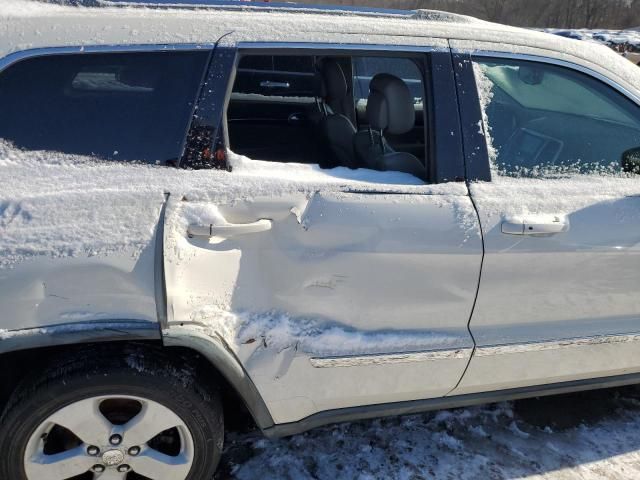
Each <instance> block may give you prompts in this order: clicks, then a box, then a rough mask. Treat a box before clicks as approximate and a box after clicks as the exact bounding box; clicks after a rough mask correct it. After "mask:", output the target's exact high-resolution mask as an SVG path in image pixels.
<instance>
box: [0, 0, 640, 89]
mask: <svg viewBox="0 0 640 480" xmlns="http://www.w3.org/2000/svg"><path fill="white" fill-rule="evenodd" d="M100 1H104V0H100ZM127 1H131V0H127ZM176 1H185V0H176ZM187 1H190V0H187ZM194 1H195V0H194ZM227 3H228V2H227ZM238 3H244V2H238ZM165 7H166V8H150V7H146V6H135V7H134V6H130V5H129V6H128V5H120V6H108V5H105V6H103V7H100V8H90V7H72V6H62V5H54V4H50V3H40V2H34V1H32V0H3V1H2V4H1V5H0V58H2V57H5V56H6V55H8V54H9V53H12V52H15V51H19V50H26V49H33V48H46V47H59V46H88V45H116V44H117V45H145V44H173V43H180V44H185V43H195V44H211V43H214V42H216V41H217V40H218V39H219V38H220V37H221V36H222V35H225V34H228V33H230V32H233V37H232V38H233V41H234V42H243V41H244V42H303V43H306V42H323V41H324V42H338V43H353V44H377V45H385V44H392V45H393V44H395V45H406V46H416V45H417V46H427V45H428V46H440V47H446V46H448V43H447V41H448V40H449V39H451V40H461V41H464V43H463V44H458V48H460V45H464V47H465V48H467V49H468V48H471V49H473V48H475V47H478V48H483V49H486V48H489V49H491V50H493V51H503V52H504V51H506V52H515V51H518V52H523V51H524V52H526V51H527V49H530V52H529V53H535V52H536V51H537V52H539V53H541V54H544V55H548V56H556V57H562V58H565V59H568V60H571V61H574V62H577V63H583V64H585V65H586V66H589V67H590V68H594V69H596V70H598V71H600V73H605V74H607V73H610V74H611V75H609V76H612V75H613V77H614V79H617V80H621V81H622V82H623V83H625V84H626V85H625V86H627V87H629V86H631V88H632V89H635V90H636V92H640V74H639V73H638V71H637V68H635V69H634V68H633V65H629V62H627V61H625V60H624V59H621V58H619V56H618V55H616V54H615V53H614V52H611V51H609V49H607V48H606V47H604V46H602V47H600V46H596V45H594V44H584V43H581V42H575V41H572V40H569V39H564V38H561V37H558V36H555V35H551V34H547V33H542V32H536V31H531V30H527V29H521V28H516V27H509V26H505V25H499V24H495V23H489V22H484V21H481V20H473V21H470V20H469V17H464V16H459V15H453V14H444V13H441V14H438V13H437V12H430V11H419V12H413V13H412V14H411V15H390V14H385V15H382V16H380V17H376V16H371V15H362V14H349V12H348V11H345V12H344V13H345V14H344V15H341V16H340V18H336V15H335V13H334V14H331V13H327V12H326V11H322V10H320V11H315V10H309V9H307V10H305V13H301V12H302V9H300V8H295V9H293V8H283V9H281V10H279V9H277V8H275V9H274V8H247V9H242V10H241V11H238V10H234V9H231V10H230V9H228V8H191V7H189V6H171V5H165ZM507 41H508V43H507ZM616 77H617V78H616Z"/></svg>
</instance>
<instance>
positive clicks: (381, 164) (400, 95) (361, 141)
mask: <svg viewBox="0 0 640 480" xmlns="http://www.w3.org/2000/svg"><path fill="white" fill-rule="evenodd" d="M415 115H416V114H415V108H414V105H413V98H412V97H411V92H410V90H409V87H408V86H407V84H406V83H404V81H402V80H401V79H400V78H398V77H396V76H394V75H390V74H388V73H380V74H378V75H376V76H375V77H373V79H372V80H371V83H370V84H369V98H368V100H367V119H368V121H369V129H368V130H365V131H361V132H358V134H357V135H356V136H355V137H354V145H355V149H356V150H357V151H358V154H359V156H360V159H359V160H360V163H361V164H363V165H364V166H365V167H366V168H371V169H373V170H382V171H386V170H394V171H399V172H405V173H410V174H412V175H415V176H416V177H418V178H421V179H423V180H424V179H425V174H426V170H425V168H424V166H423V165H422V162H420V160H418V158H417V157H416V156H415V155H412V154H410V153H407V152H395V151H393V150H392V149H391V148H389V147H388V145H387V142H386V140H385V138H384V135H385V134H387V133H390V134H392V135H401V134H403V133H407V132H409V131H410V130H411V129H413V127H414V125H415V121H416V117H415Z"/></svg>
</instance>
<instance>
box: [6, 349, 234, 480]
mask: <svg viewBox="0 0 640 480" xmlns="http://www.w3.org/2000/svg"><path fill="white" fill-rule="evenodd" d="M176 357H177V358H176ZM196 363H197V362H194V361H191V362H189V361H188V359H186V358H180V357H179V356H178V355H176V356H175V357H170V356H169V355H168V354H167V352H166V351H165V350H162V349H160V348H154V347H146V346H141V345H121V346H106V345H93V346H91V347H90V348H84V349H81V350H78V351H76V352H74V353H73V354H71V355H67V356H63V357H60V358H58V359H55V360H54V361H53V362H52V363H51V364H50V365H49V366H48V367H47V368H46V369H44V371H42V373H39V374H38V375H34V376H32V377H31V378H27V379H25V380H24V381H23V382H22V383H21V384H20V385H19V386H18V388H17V390H16V392H15V393H14V395H13V396H12V399H11V400H10V402H9V405H8V406H7V408H6V409H5V412H4V414H3V416H2V418H0V452H2V455H0V479H11V480H49V479H50V478H51V479H52V480H53V479H54V478H55V479H56V480H57V479H58V478H65V477H66V475H67V474H68V473H69V472H70V470H69V468H72V469H74V472H73V475H72V476H70V477H68V478H73V480H76V479H78V480H82V479H84V478H87V479H92V478H94V472H100V471H101V470H95V469H96V468H102V470H106V469H111V470H114V469H126V468H128V469H129V471H132V472H135V473H115V472H107V473H111V474H112V475H113V477H112V476H108V475H105V477H108V478H123V479H124V478H126V479H131V478H135V479H138V478H151V479H153V480H156V479H155V478H153V476H148V472H149V471H150V470H149V468H150V467H148V465H151V466H153V468H154V469H155V470H154V471H158V472H160V471H161V469H159V468H158V464H157V463H152V464H148V463H144V462H148V461H150V460H149V459H153V460H155V459H156V458H160V457H158V455H160V454H165V455H171V456H174V455H179V457H176V458H177V459H180V462H178V461H177V460H176V462H177V463H180V464H181V467H180V468H181V469H182V470H180V471H179V473H178V474H175V473H176V472H175V471H173V470H172V472H174V473H173V474H167V473H166V472H165V473H158V474H157V475H154V476H156V478H171V479H172V480H173V479H174V478H175V480H210V479H212V478H213V475H214V473H215V470H216V468H217V466H218V463H219V461H220V456H221V453H222V446H223V440H224V429H223V424H224V422H223V414H222V403H221V399H220V394H219V392H218V390H217V389H216V388H215V387H213V386H211V385H207V384H206V383H202V382H198V381H197V372H196ZM88 406H89V407H88ZM96 406H97V408H96ZM166 409H168V410H166ZM85 412H86V414H85V415H84V416H83V414H84V413H85ZM96 412H98V413H96ZM134 417H135V418H136V419H137V420H139V421H138V425H139V427H138V429H137V430H136V424H135V423H133V422H131V421H130V420H131V419H132V418H134ZM81 418H89V419H91V423H87V422H84V423H80V422H77V421H76V420H77V419H81ZM104 418H107V419H108V421H109V423H104V422H102V419H104ZM158 419H161V420H158ZM126 422H129V423H126ZM103 423H104V424H103ZM62 424H64V425H62ZM70 424H71V426H70ZM173 424H175V427H169V426H170V425H173ZM52 425H55V426H52ZM74 425H75V426H74ZM87 425H90V426H89V427H88V428H87ZM114 425H115V426H114ZM65 427H69V428H65ZM76 427H77V430H78V432H79V433H78V436H75V435H71V434H70V433H69V432H70V431H73V429H76ZM165 427H168V429H165ZM158 428H161V429H162V430H161V431H162V435H156V436H154V437H153V438H152V439H149V440H148V441H144V440H142V439H143V438H146V437H147V436H149V435H150V434H151V433H152V432H155V429H158ZM113 429H116V432H120V431H121V430H122V435H121V440H120V442H119V443H114V442H116V441H117V440H118V439H117V438H114V437H113V435H114V433H113V432H114V430H113ZM118 429H120V430H118ZM41 432H44V433H41ZM73 433H74V434H75V433H76V432H73ZM158 433H160V432H158ZM81 436H82V437H84V438H85V441H83V440H82V439H80V437H81ZM134 437H138V438H139V439H140V442H144V443H140V445H135V446H134V448H132V445H130V444H129V443H127V441H128V440H129V441H130V443H131V442H134V443H135V441H134ZM86 439H89V440H86ZM94 443H99V445H95V446H94V445H93V444H94ZM96 447H97V449H98V453H97V454H96V450H95V449H96ZM135 448H138V453H136V451H135ZM71 449H75V450H73V452H76V453H77V455H78V458H79V459H80V460H81V463H82V467H78V466H75V465H74V466H73V467H69V466H63V465H62V464H57V465H56V468H58V467H59V468H60V470H59V471H57V470H56V471H55V474H54V473H52V472H54V469H50V468H49V465H47V466H46V467H47V468H48V470H46V471H45V473H44V476H42V474H41V473H40V470H38V469H39V468H42V464H43V463H46V462H41V461H40V460H39V459H41V458H43V457H42V455H51V454H55V453H58V452H66V453H65V454H69V453H73V452H72V451H71ZM140 449H141V450H142V451H140ZM27 452H31V453H29V455H28V456H27ZM118 452H120V453H118ZM74 454H75V453H74ZM134 455H135V456H134ZM85 457H88V458H85ZM121 457H124V458H121ZM47 458H48V459H51V458H54V457H47ZM161 458H166V457H161ZM34 459H36V460H34ZM182 460H184V462H182ZM47 461H49V460H47ZM172 462H173V460H172ZM92 464H93V466H92ZM95 465H102V467H99V466H98V467H96V466H95ZM145 465H146V466H147V467H145V468H144V469H143V467H144V466H145ZM162 465H164V464H162ZM167 465H168V466H170V467H171V468H174V467H173V464H172V463H167ZM85 467H88V470H87V471H86V472H85V473H81V472H77V471H76V470H77V468H81V469H84V468H85ZM92 469H93V470H92ZM138 469H140V470H138ZM117 471H118V472H123V471H124V472H126V471H127V470H117ZM162 471H163V472H164V470H163V469H162ZM28 472H31V473H30V474H29V473H28ZM34 472H38V473H34ZM145 473H146V475H145ZM140 474H142V475H144V476H139V475H140ZM167 475H168V476H167ZM34 477H38V478H34ZM45 477H46V478H45ZM97 477H101V475H97V476H96V478H97Z"/></svg>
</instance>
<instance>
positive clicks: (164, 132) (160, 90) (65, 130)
mask: <svg viewBox="0 0 640 480" xmlns="http://www.w3.org/2000/svg"><path fill="white" fill-rule="evenodd" d="M207 58H208V52H206V51H202V52H153V53H96V54H87V53H83V54H69V55H55V56H44V57H38V58H33V59H28V60H23V61H21V62H19V63H16V64H15V65H13V66H11V67H9V68H8V69H7V70H6V71H4V72H3V73H1V74H0V105H1V107H0V108H2V115H1V116H0V138H2V139H5V140H8V141H10V142H12V143H13V144H14V145H15V146H17V147H19V148H24V149H29V150H51V151H59V152H63V153H69V154H82V155H92V156H96V157H99V158H102V159H107V160H124V161H143V162H149V163H161V164H162V163H166V162H169V161H176V160H178V158H179V157H180V154H181V149H182V143H183V140H184V137H185V135H186V130H187V128H188V125H189V121H190V120H191V115H192V112H193V107H194V102H195V100H196V96H197V93H198V87H199V85H200V81H201V78H202V74H203V71H204V68H205V66H206V61H207Z"/></svg>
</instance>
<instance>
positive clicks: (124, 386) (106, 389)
mask: <svg viewBox="0 0 640 480" xmlns="http://www.w3.org/2000/svg"><path fill="white" fill-rule="evenodd" d="M100 370H101V369H96V370H95V371H92V372H89V371H84V372H83V371H79V372H75V373H72V374H71V375H61V376H60V377H58V378H56V379H51V380H50V381H49V382H47V383H46V384H45V385H42V386H40V388H37V387H36V388H35V389H34V390H33V391H32V392H29V393H27V394H26V395H23V398H21V399H20V400H19V401H17V402H15V404H14V405H12V407H11V408H10V409H8V411H7V412H6V413H5V415H4V418H3V421H2V424H3V425H2V426H1V427H0V451H1V452H3V457H4V459H3V460H0V478H7V479H9V478H10V479H12V480H40V479H27V477H26V475H25V473H24V467H23V459H24V452H25V449H26V445H27V442H28V441H29V438H30V437H31V435H32V434H33V432H34V431H35V430H36V429H37V428H38V427H39V426H40V424H41V423H42V422H43V421H45V420H46V419H47V418H48V417H49V416H51V415H52V414H54V413H55V412H56V411H58V410H60V409H62V408H64V407H66V406H68V405H71V404H72V403H74V402H77V401H79V400H84V399H87V398H91V397H98V396H109V395H113V396H117V395H122V396H133V397H140V398H144V399H148V400H152V401H155V402H157V403H160V404H161V405H164V406H165V407H167V408H169V409H170V410H172V411H173V412H174V413H176V414H177V415H178V417H180V418H181V419H182V421H183V422H184V423H185V425H186V426H187V428H188V429H189V432H190V433H191V436H192V438H193V443H194V459H193V465H192V468H191V471H190V473H189V475H188V477H187V480H209V479H211V478H213V474H214V472H215V469H216V467H217V465H218V463H219V460H220V456H221V453H222V444H223V439H224V429H223V423H224V422H223V417H222V406H221V402H220V398H219V395H218V392H216V391H215V390H214V389H211V388H206V387H204V388H203V386H202V385H197V384H195V383H194V380H193V379H191V378H189V377H182V378H181V377H180V376H177V375H171V374H167V373H166V372H164V371H155V372H152V371H149V370H147V371H144V370H142V371H138V370H136V369H135V368H127V367H123V366H120V367H112V368H107V369H104V370H103V371H100ZM169 370H170V371H173V369H169ZM174 373H175V372H174ZM27 385H28V384H27ZM27 385H25V387H24V389H25V390H28V389H29V388H28V386H27ZM125 441H126V440H125Z"/></svg>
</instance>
